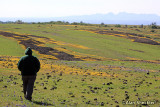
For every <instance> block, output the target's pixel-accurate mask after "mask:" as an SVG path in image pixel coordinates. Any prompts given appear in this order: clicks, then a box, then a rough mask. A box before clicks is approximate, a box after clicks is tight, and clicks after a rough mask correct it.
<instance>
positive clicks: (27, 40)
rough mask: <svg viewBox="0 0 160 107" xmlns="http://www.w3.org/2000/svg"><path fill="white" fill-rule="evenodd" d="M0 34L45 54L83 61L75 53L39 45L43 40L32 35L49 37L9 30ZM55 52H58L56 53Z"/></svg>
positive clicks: (61, 58) (62, 58) (60, 58)
mask: <svg viewBox="0 0 160 107" xmlns="http://www.w3.org/2000/svg"><path fill="white" fill-rule="evenodd" d="M0 35H3V36H5V37H11V38H14V39H16V40H17V41H19V43H20V44H21V45H24V46H25V48H27V47H31V48H32V49H33V50H35V51H38V52H39V53H40V54H44V55H52V56H55V57H56V58H58V59H59V60H67V61H81V59H79V58H74V56H73V55H70V54H68V53H65V52H62V51H58V50H56V49H53V48H51V47H43V46H39V45H40V44H44V43H43V42H40V41H37V40H34V39H33V38H32V37H37V38H44V39H48V40H49V38H46V37H40V36H35V35H19V34H14V33H9V32H2V31H0ZM54 53H57V54H56V55H55V54H54Z"/></svg>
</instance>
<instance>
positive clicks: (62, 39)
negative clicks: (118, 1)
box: [0, 24, 160, 107]
mask: <svg viewBox="0 0 160 107" xmlns="http://www.w3.org/2000/svg"><path fill="white" fill-rule="evenodd" d="M27 47H31V48H32V49H33V52H34V55H35V56H37V57H38V58H39V59H40V62H41V70H40V71H39V73H38V75H37V79H36V82H35V87H34V92H33V102H29V101H27V100H25V99H24V97H23V93H22V81H21V75H20V72H19V71H18V69H17V63H18V60H19V59H20V57H21V56H24V51H25V49H26V48H27ZM159 53H160V30H159V29H154V31H153V29H151V28H149V27H148V26H144V27H143V28H139V26H136V27H135V26H128V27H125V26H122V27H115V26H114V25H110V26H108V27H102V26H99V25H88V26H84V25H76V26H75V25H52V24H0V73H1V75H0V88H1V91H0V96H1V99H0V106H16V105H17V106H25V105H26V106H34V107H39V106H46V105H47V106H56V107H57V106H60V107H61V106H64V107H65V106H80V107H82V106H83V107H86V106H106V107H107V106H117V107H119V106H120V107H121V106H126V107H128V106H141V105H142V106H147V105H148V106H153V107H155V106H159V105H160V101H159V98H160V94H159V92H160V91H159V90H160V85H159V84H160V70H159V65H160V54H159ZM128 101H132V102H131V103H132V104H128Z"/></svg>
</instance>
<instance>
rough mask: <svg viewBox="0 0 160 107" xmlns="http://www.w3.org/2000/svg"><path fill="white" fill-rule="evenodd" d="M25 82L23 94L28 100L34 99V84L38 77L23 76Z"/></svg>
mask: <svg viewBox="0 0 160 107" xmlns="http://www.w3.org/2000/svg"><path fill="white" fill-rule="evenodd" d="M22 80H23V92H24V96H25V98H26V99H28V100H31V99H32V93H33V87H34V82H35V80H36V75H33V76H22Z"/></svg>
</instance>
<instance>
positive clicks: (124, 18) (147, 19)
mask: <svg viewBox="0 0 160 107" xmlns="http://www.w3.org/2000/svg"><path fill="white" fill-rule="evenodd" d="M16 20H22V21H24V22H50V21H65V22H67V21H68V22H70V23H72V22H81V21H82V22H84V23H90V24H101V23H104V24H127V25H141V24H143V25H149V24H151V23H152V22H156V23H157V25H160V16H158V15H156V14H135V13H125V12H122V13H119V14H113V13H107V14H93V15H80V16H66V17H43V18H42V17H38V18H35V17H28V18H27V17H17V18H16V17H7V18H5V17H0V21H16Z"/></svg>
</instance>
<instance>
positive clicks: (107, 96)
mask: <svg viewBox="0 0 160 107" xmlns="http://www.w3.org/2000/svg"><path fill="white" fill-rule="evenodd" d="M74 66H77V67H78V65H74ZM86 69H87V68H86ZM106 72H107V73H109V74H111V75H112V74H114V73H115V74H118V76H117V77H103V76H92V75H88V76H84V75H73V74H63V75H62V76H60V75H59V74H58V73H51V72H50V73H49V74H46V73H45V72H39V73H38V75H37V79H36V82H35V88H34V93H33V102H29V101H27V100H24V97H23V93H22V87H21V86H22V80H21V76H20V75H18V73H19V72H15V73H13V72H12V71H8V72H7V73H6V72H5V71H1V76H0V80H3V81H1V84H0V88H1V91H0V95H1V96H2V97H1V98H3V100H0V102H1V103H0V105H3V106H9V105H10V106H15V105H26V106H34V107H38V106H40V105H41V106H45V105H49V106H56V107H57V106H58V107H59V106H60V107H61V106H62V107H63V106H67V105H68V106H78V107H81V106H83V107H87V106H101V103H102V102H104V105H105V106H116V105H119V106H126V107H130V105H123V104H122V101H123V100H125V98H126V96H125V94H127V95H129V99H128V100H130V101H138V100H137V98H138V97H139V98H140V101H148V100H149V101H155V100H158V99H159V97H160V96H159V94H157V92H159V88H158V84H159V80H158V81H157V80H156V79H155V77H154V76H155V75H156V77H157V78H159V75H157V74H156V73H150V75H147V74H146V73H145V72H134V71H132V72H128V71H123V72H122V71H114V70H111V71H106ZM10 75H13V76H12V77H11V78H10ZM47 75H51V77H50V78H47ZM124 80H127V81H126V83H124ZM15 82H16V84H14V83H15ZM109 82H112V84H110V85H107V83H109ZM141 82H142V83H141ZM42 83H44V86H43V85H42ZM150 83H151V84H150ZM4 86H7V88H4ZM53 86H54V87H57V88H56V89H54V90H50V89H51V88H52V87H53ZM135 86H136V87H135ZM44 87H46V89H44ZM135 89H136V90H135ZM137 93H138V96H135V95H136V94H137ZM148 94H149V96H146V95H148ZM21 97H22V98H21ZM22 99H23V100H22ZM96 99H97V100H96ZM125 101H127V100H125ZM158 105H159V103H158V102H157V103H156V104H154V105H150V106H153V107H154V106H158ZM139 106H140V105H139Z"/></svg>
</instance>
